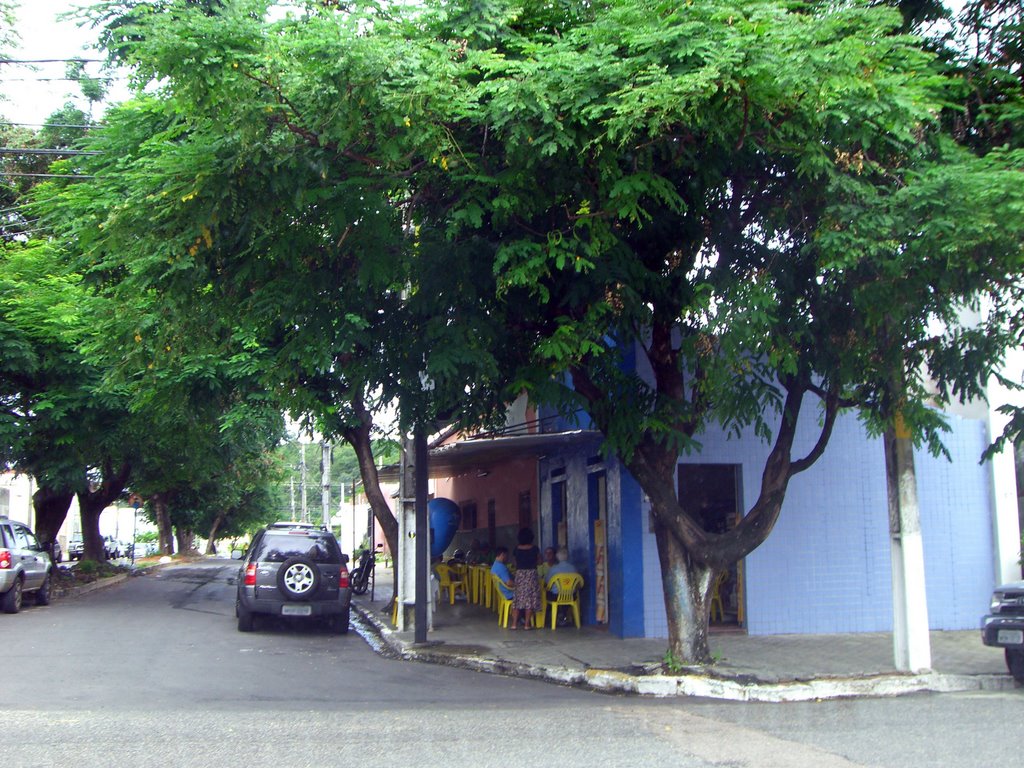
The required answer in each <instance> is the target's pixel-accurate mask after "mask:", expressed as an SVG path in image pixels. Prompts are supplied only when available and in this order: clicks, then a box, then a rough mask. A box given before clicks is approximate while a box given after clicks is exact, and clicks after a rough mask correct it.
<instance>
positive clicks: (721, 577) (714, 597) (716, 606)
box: [711, 571, 729, 621]
mask: <svg viewBox="0 0 1024 768" xmlns="http://www.w3.org/2000/svg"><path fill="white" fill-rule="evenodd" d="M727 578H729V572H728V571H722V572H721V573H720V574H718V576H717V577H716V578H715V588H714V590H713V591H712V592H711V621H714V620H715V613H716V612H717V613H718V620H719V621H725V608H724V606H723V605H722V593H721V589H722V584H724V583H725V580H726V579H727Z"/></svg>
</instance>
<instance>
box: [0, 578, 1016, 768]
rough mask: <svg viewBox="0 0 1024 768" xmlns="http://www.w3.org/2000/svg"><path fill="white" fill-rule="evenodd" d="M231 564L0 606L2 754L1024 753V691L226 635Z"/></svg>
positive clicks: (166, 757)
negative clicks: (496, 668)
mask: <svg viewBox="0 0 1024 768" xmlns="http://www.w3.org/2000/svg"><path fill="white" fill-rule="evenodd" d="M234 569H235V566H234V565H232V564H231V563H230V561H205V562H203V563H201V564H197V565H187V566H173V567H167V568H164V569H162V570H161V571H159V572H158V573H153V574H149V575H146V576H140V577H135V578H131V579H129V580H127V581H125V582H124V583H122V584H119V585H116V586H113V587H110V588H108V589H106V590H103V591H100V592H96V593H93V594H91V595H85V596H82V597H79V598H72V599H68V600H63V601H57V602H55V603H54V604H53V605H51V606H48V607H32V608H27V609H26V610H24V611H23V612H22V613H21V614H18V615H16V616H7V615H0V692H2V699H0V702H2V703H0V756H2V758H3V762H4V764H5V765H9V766H15V767H16V768H24V767H28V766H104V767H106V766H110V765H130V766H162V767H166V766H218V767H220V766H223V767H224V768H233V767H234V766H245V767H246V768H253V767H255V766H265V765H266V766H270V765H273V766H288V767H289V768H293V767H298V766H347V767H348V766H355V765H360V764H362V765H389V766H403V765H409V766H444V767H445V768H449V767H458V766H473V767H474V768H477V767H479V768H488V767H489V766H506V765H515V766H520V765H529V764H535V765H544V766H558V767H559V768H562V767H567V768H568V767H572V766H586V767H587V768H593V767H594V766H656V765H664V766H673V768H676V767H678V768H706V767H707V768H710V767H711V766H715V767H716V768H746V767H747V766H751V767H754V766H756V767H757V768H774V767H775V766H780V767H781V766H786V767H788V766H814V767H815V768H839V767H841V766H884V767H885V768H890V767H892V768H896V767H900V768H904V767H905V768H910V767H911V766H912V767H913V768H921V767H922V766H943V767H944V768H945V767H946V766H968V767H969V766H986V768H988V767H990V766H1000V765H1007V766H1009V765H1019V764H1020V749H1021V745H1022V744H1024V690H1017V691H1014V692H1011V693H984V694H970V695H960V694H943V695H922V696H912V697H903V698H899V699H889V700H867V699H860V700H849V701H838V702H822V703H808V704H737V703H722V702H714V701H708V700H693V699H672V700H652V699H640V698H635V697H620V696H608V695H602V694H596V693H591V692H585V691H580V690H575V689H569V688H563V687H558V686H553V685H551V684H549V683H543V682H537V681H526V680H516V679H508V678H503V677H497V676H492V675H484V674H480V673H474V672H467V671H465V670H460V669H452V668H448V667H441V666H434V665H428V664H418V663H409V662H400V661H395V660H392V659H388V658H384V657H382V656H379V655H377V654H376V653H374V651H373V650H372V649H371V648H370V646H368V645H367V643H366V642H364V641H363V640H362V639H361V637H360V636H359V634H357V633H356V632H355V631H353V632H351V633H350V634H348V635H347V636H337V635H332V634H329V633H327V632H324V631H322V630H320V629H319V628H315V627H312V626H309V625H286V624H276V625H273V626H269V627H265V628H262V629H261V630H260V631H259V632H255V633H251V634H242V633H239V632H238V631H237V630H236V628H235V622H234V615H233V587H230V586H228V584H227V578H228V576H229V575H231V574H232V573H233V572H234Z"/></svg>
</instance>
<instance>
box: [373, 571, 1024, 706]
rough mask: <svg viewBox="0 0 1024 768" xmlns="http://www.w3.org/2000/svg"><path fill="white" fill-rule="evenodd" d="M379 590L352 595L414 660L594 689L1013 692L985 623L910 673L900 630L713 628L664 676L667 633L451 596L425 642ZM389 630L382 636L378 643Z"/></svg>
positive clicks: (770, 695)
mask: <svg viewBox="0 0 1024 768" xmlns="http://www.w3.org/2000/svg"><path fill="white" fill-rule="evenodd" d="M376 576H377V582H376V585H375V587H374V590H373V591H374V594H373V599H372V600H371V594H370V592H367V593H366V594H365V595H362V596H354V597H353V609H354V624H355V625H356V627H357V629H359V631H360V632H361V633H362V634H363V635H364V637H367V640H368V641H369V642H371V644H372V645H374V646H375V647H377V648H379V649H381V650H386V651H387V652H391V653H394V654H396V655H397V656H399V657H401V658H403V659H406V660H415V661H424V662H431V663H437V664H448V665H452V666H459V667H464V668H467V669H474V670H478V671H484V672H493V673H497V674H506V675H512V676H518V677H532V678H538V679H544V680H549V681H552V682H556V683H561V684H564V685H579V686H585V687H589V688H592V689H595V690H601V691H608V692H622V693H639V694H648V695H654V696H680V695H686V696H707V697H713V698H720V699H730V700H737V701H806V700H812V699H828V698H842V697H850V696H891V695H899V694H904V693H913V692H919V691H934V692H948V691H977V690H1012V689H1014V688H1015V683H1014V681H1013V678H1011V677H1010V676H1009V674H1008V673H1007V671H1006V665H1005V663H1004V661H1003V652H1002V651H1001V650H999V649H996V648H989V647H986V646H984V645H982V643H981V637H980V633H979V632H978V631H964V632H932V634H931V641H932V666H933V671H932V672H929V673H925V674H918V675H910V674H905V673H899V672H897V671H896V669H895V667H894V666H893V658H892V655H893V652H892V635H891V634H889V633H863V634H844V635H774V636H758V637H749V636H747V635H745V634H741V633H721V634H718V633H714V632H713V633H712V635H711V638H710V645H711V653H712V655H713V656H714V658H715V659H716V661H715V663H713V664H712V665H710V666H708V667H698V668H688V669H686V670H683V671H682V674H678V675H675V674H670V673H667V672H666V673H663V672H662V666H663V658H664V654H665V650H666V642H665V641H664V640H662V639H645V638H626V639H623V638H619V637H616V636H615V635H611V634H609V633H608V632H607V631H604V630H600V629H596V628H594V627H583V628H582V629H579V630H577V629H576V628H575V627H569V628H559V629H557V630H555V631H552V630H550V629H543V630H535V631H532V632H524V631H511V630H508V629H502V628H501V627H499V626H498V622H497V618H496V616H495V614H494V613H493V612H491V611H489V610H487V609H486V608H484V607H482V606H477V605H471V604H468V603H466V602H465V601H462V600H459V601H456V604H455V605H454V606H452V605H449V604H448V602H447V601H446V600H443V601H442V602H441V605H440V606H439V607H438V608H437V609H436V610H435V611H434V627H433V629H432V630H431V631H430V633H429V634H428V636H427V643H426V644H425V645H422V646H417V645H416V644H415V643H414V641H413V640H414V638H413V633H412V632H396V631H395V630H394V628H393V626H392V625H391V614H390V611H387V601H388V600H389V599H390V597H391V590H392V586H391V585H392V575H391V572H390V571H389V570H386V569H384V568H380V567H378V568H377V569H376ZM378 638H379V640H378Z"/></svg>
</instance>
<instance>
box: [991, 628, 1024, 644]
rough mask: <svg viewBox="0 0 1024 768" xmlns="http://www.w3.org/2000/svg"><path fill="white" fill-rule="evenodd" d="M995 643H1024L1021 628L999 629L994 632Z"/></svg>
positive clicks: (1023, 632) (1023, 633) (1023, 631)
mask: <svg viewBox="0 0 1024 768" xmlns="http://www.w3.org/2000/svg"><path fill="white" fill-rule="evenodd" d="M996 642H997V643H1006V644H1007V645H1021V644H1024V630H1022V629H1000V630H999V632H998V633H996Z"/></svg>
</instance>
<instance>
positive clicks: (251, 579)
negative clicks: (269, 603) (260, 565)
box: [243, 563, 256, 587]
mask: <svg viewBox="0 0 1024 768" xmlns="http://www.w3.org/2000/svg"><path fill="white" fill-rule="evenodd" d="M243 583H244V584H245V586H247V587H255V586H256V563H249V564H248V565H247V566H245V581H244V582H243Z"/></svg>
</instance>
